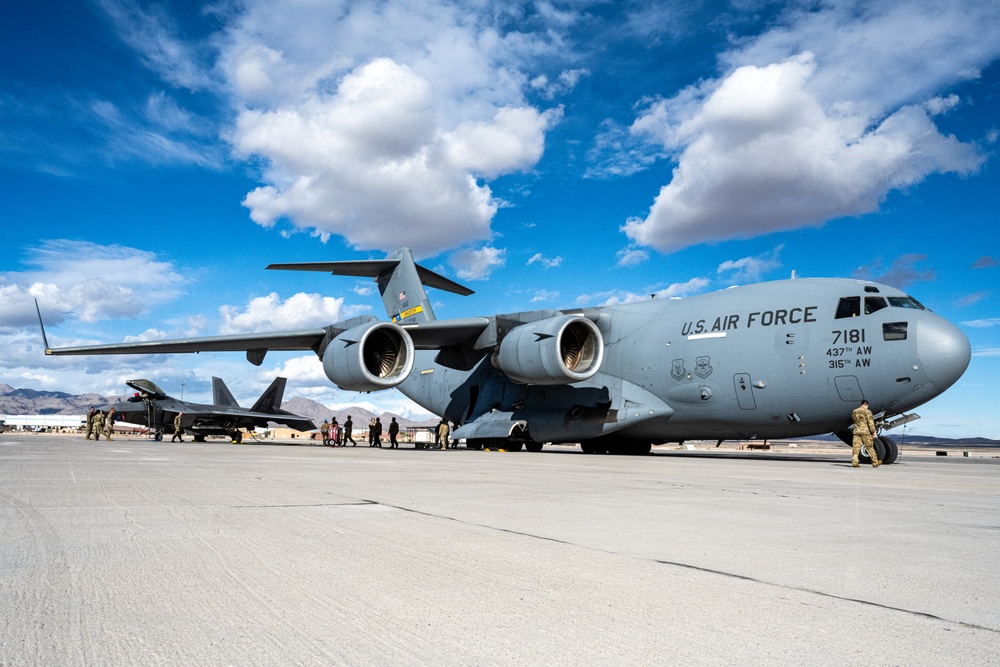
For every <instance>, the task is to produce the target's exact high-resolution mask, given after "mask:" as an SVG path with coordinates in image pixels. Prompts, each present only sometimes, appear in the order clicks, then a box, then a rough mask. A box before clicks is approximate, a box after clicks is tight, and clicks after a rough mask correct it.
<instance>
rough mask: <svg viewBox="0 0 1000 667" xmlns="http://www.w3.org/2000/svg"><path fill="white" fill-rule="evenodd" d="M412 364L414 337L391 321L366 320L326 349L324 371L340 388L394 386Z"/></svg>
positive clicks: (358, 389) (400, 380)
mask: <svg viewBox="0 0 1000 667" xmlns="http://www.w3.org/2000/svg"><path fill="white" fill-rule="evenodd" d="M411 368H413V340H412V339H411V338H410V334H408V333H406V332H405V331H403V329H402V327H400V326H398V325H396V324H393V323H391V322H367V323H365V324H362V325H360V326H356V327H354V328H352V329H348V330H347V331H345V332H343V333H341V334H340V335H339V336H337V337H336V338H334V339H333V340H332V341H330V344H329V345H328V346H327V348H326V351H325V352H324V353H323V372H324V373H326V376H327V377H328V378H330V380H331V381H333V383H334V384H336V385H337V386H338V387H340V388H341V389H347V390H350V391H377V390H379V389H388V388H390V387H395V386H396V385H398V384H399V383H400V382H402V381H403V380H405V379H406V376H407V375H409V374H410V369H411Z"/></svg>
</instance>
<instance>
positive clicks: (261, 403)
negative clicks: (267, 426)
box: [250, 377, 286, 413]
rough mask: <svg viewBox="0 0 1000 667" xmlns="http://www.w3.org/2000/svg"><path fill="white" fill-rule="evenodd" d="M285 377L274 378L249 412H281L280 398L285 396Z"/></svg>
mask: <svg viewBox="0 0 1000 667" xmlns="http://www.w3.org/2000/svg"><path fill="white" fill-rule="evenodd" d="M285 382H286V380H285V378H281V377H278V378H274V382H272V383H271V384H270V386H269V387H268V388H267V389H265V390H264V393H263V394H261V395H260V398H258V399H257V402H256V403H254V404H253V407H252V408H250V412H270V413H281V412H283V411H282V410H281V400H282V398H283V397H284V396H285Z"/></svg>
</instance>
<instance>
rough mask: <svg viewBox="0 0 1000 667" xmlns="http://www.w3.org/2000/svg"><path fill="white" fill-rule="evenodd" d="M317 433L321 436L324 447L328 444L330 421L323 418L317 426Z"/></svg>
mask: <svg viewBox="0 0 1000 667" xmlns="http://www.w3.org/2000/svg"><path fill="white" fill-rule="evenodd" d="M319 434H320V435H321V436H322V437H323V446H324V447H326V446H327V445H329V444H330V422H328V421H327V420H325V419H324V420H323V423H322V424H321V425H320V427H319Z"/></svg>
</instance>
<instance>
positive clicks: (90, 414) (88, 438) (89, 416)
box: [84, 407, 96, 440]
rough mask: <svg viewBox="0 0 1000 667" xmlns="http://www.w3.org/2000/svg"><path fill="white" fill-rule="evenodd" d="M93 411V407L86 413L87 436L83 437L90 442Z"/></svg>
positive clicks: (92, 428) (92, 427)
mask: <svg viewBox="0 0 1000 667" xmlns="http://www.w3.org/2000/svg"><path fill="white" fill-rule="evenodd" d="M95 412H96V410H94V408H93V407H91V408H90V410H88V411H87V435H85V436H84V438H85V439H87V440H90V434H91V433H93V432H94V413H95Z"/></svg>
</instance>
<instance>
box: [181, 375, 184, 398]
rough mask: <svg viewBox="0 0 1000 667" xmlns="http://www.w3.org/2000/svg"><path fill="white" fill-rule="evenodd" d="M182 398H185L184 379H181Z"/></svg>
mask: <svg viewBox="0 0 1000 667" xmlns="http://www.w3.org/2000/svg"><path fill="white" fill-rule="evenodd" d="M181 400H182V401H183V400H184V380H181Z"/></svg>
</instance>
